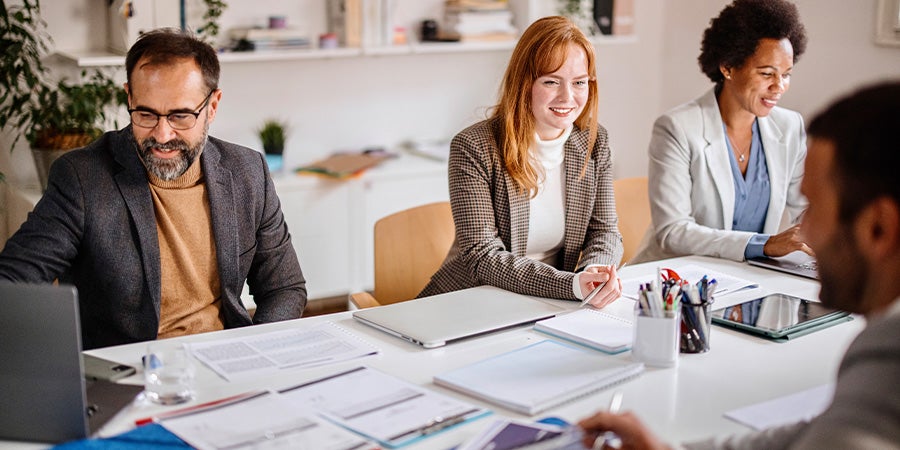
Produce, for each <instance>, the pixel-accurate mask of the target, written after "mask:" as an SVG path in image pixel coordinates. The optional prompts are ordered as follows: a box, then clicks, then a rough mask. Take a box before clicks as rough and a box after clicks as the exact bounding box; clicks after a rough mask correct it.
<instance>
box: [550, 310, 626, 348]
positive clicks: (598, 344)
mask: <svg viewBox="0 0 900 450" xmlns="http://www.w3.org/2000/svg"><path fill="white" fill-rule="evenodd" d="M534 329H535V330H537V331H540V332H543V333H547V334H549V335H552V336H556V337H559V338H562V339H566V340H568V341H572V342H575V343H576V344H581V345H584V346H587V347H590V348H593V349H596V350H600V351H601V352H605V353H609V354H612V355H614V354H616V353H622V352H624V351H627V350H629V349H630V348H631V341H632V340H633V339H634V336H633V335H634V323H633V322H632V321H630V320H628V319H625V318H622V317H618V316H614V315H612V314H609V313H606V312H604V311H600V310H597V309H593V308H581V309H577V310H575V311H572V312H570V313H568V314H560V315H558V316H556V317H553V318H551V319H546V320H541V321H540V322H537V323H535V324H534Z"/></svg>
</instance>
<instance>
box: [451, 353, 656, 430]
mask: <svg viewBox="0 0 900 450" xmlns="http://www.w3.org/2000/svg"><path fill="white" fill-rule="evenodd" d="M643 370H644V365H643V364H641V363H635V362H631V361H621V360H618V359H614V358H611V357H609V356H607V355H604V354H601V353H597V352H593V351H590V350H588V349H584V348H579V347H574V346H571V345H566V344H562V343H559V342H556V341H551V340H546V341H541V342H538V343H536V344H532V345H529V346H527V347H523V348H520V349H518V350H513V351H511V352H508V353H503V354H501V355H498V356H495V357H492V358H488V359H485V360H482V361H479V362H476V363H474V364H470V365H467V366H463V367H460V368H458V369H455V370H452V371H450V372H447V373H443V374H440V375H437V376H435V377H434V383H435V384H437V385H438V386H444V387H446V388H449V389H452V390H455V391H459V392H462V393H463V394H466V395H471V396H473V397H476V398H479V399H482V400H484V401H487V402H490V403H493V404H495V405H499V406H502V407H504V408H507V409H510V410H512V411H516V412H519V413H522V414H528V415H535V414H538V413H540V412H542V411H546V410H548V409H550V408H553V407H555V406H558V405H561V404H563V403H567V402H569V401H572V400H575V399H577V398H579V397H582V396H585V395H588V394H591V393H593V392H596V391H599V390H601V389H605V388H607V387H610V386H612V385H614V384H618V383H620V382H622V381H625V380H628V379H630V378H633V377H635V376H637V375H639V374H640V373H641V372H643Z"/></svg>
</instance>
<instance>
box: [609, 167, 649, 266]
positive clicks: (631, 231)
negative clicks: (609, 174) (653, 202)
mask: <svg viewBox="0 0 900 450" xmlns="http://www.w3.org/2000/svg"><path fill="white" fill-rule="evenodd" d="M647 189H648V188H647V177H633V178H622V179H619V180H615V181H613V190H614V192H615V197H616V215H617V216H618V217H619V232H620V233H622V244H623V246H624V247H625V252H624V253H623V255H622V262H627V261H628V260H629V259H631V258H632V257H633V256H634V254H635V252H636V251H637V249H638V246H639V245H640V244H641V240H642V239H643V238H644V234H646V232H647V229H648V228H649V227H650V224H651V217H650V195H649V194H648V190H647Z"/></svg>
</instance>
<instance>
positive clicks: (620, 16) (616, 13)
mask: <svg viewBox="0 0 900 450" xmlns="http://www.w3.org/2000/svg"><path fill="white" fill-rule="evenodd" d="M634 1H635V0H615V1H614V2H613V7H612V14H613V21H612V34H613V35H615V36H628V35H632V34H634Z"/></svg>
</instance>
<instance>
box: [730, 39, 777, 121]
mask: <svg viewBox="0 0 900 450" xmlns="http://www.w3.org/2000/svg"><path fill="white" fill-rule="evenodd" d="M793 67H794V50H793V47H791V41H789V40H788V39H781V40H778V39H760V41H759V44H758V45H757V46H756V51H755V52H754V53H753V55H751V56H750V57H749V58H747V60H746V61H745V62H744V64H743V65H742V66H741V67H725V66H722V67H721V68H720V69H721V71H722V74H723V75H725V81H724V83H723V85H722V93H721V95H720V96H719V102H720V103H722V102H725V103H728V104H729V105H730V106H731V107H729V108H728V110H734V111H743V112H746V113H749V114H752V115H754V116H756V117H765V116H768V115H769V112H771V111H772V108H774V107H775V105H776V104H777V103H778V101H779V100H780V99H781V96H782V95H783V94H784V93H785V92H787V90H788V88H789V87H790V84H791V69H793Z"/></svg>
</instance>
